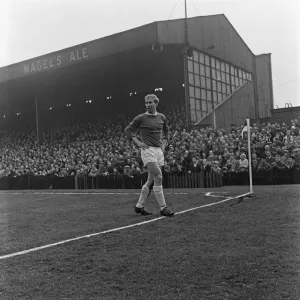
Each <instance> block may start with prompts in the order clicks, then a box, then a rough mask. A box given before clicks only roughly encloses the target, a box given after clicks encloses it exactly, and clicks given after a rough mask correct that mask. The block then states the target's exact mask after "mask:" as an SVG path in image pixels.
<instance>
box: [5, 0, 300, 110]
mask: <svg viewBox="0 0 300 300" xmlns="http://www.w3.org/2000/svg"><path fill="white" fill-rule="evenodd" d="M187 12H188V17H195V16H199V15H201V16H204V15H213V14H222V13H223V14H225V15H226V17H227V18H228V19H229V21H230V22H231V23H232V25H233V26H234V27H235V29H236V30H237V32H238V33H239V34H240V35H241V37H242V38H243V40H244V41H245V42H246V44H247V45H248V46H249V47H250V49H251V50H252V52H253V53H254V54H257V55H258V54H262V53H272V56H271V57H272V73H273V92H274V105H275V108H276V107H279V108H281V107H285V103H291V104H292V105H293V106H300V0H187ZM183 17H184V0H151V1H150V0H0V67H2V66H6V65H9V64H12V63H16V62H20V61H23V60H26V59H30V58H33V57H36V56H39V55H43V54H47V53H49V52H53V51H57V50H61V49H64V48H67V47H70V46H74V45H77V44H80V43H84V42H87V41H90V40H94V39H98V38H101V37H104V36H108V35H111V34H114V33H118V32H120V31H125V30H128V29H131V28H134V27H138V26H141V25H144V24H148V23H152V22H155V21H161V20H168V19H178V18H183Z"/></svg>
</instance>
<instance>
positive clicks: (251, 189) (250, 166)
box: [246, 119, 253, 194]
mask: <svg viewBox="0 0 300 300" xmlns="http://www.w3.org/2000/svg"><path fill="white" fill-rule="evenodd" d="M246 122H247V134H248V153H249V179H250V193H251V194H252V193H253V184H252V159H251V145H250V120H249V119H246Z"/></svg>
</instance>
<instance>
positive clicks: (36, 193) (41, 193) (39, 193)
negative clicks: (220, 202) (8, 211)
mask: <svg viewBox="0 0 300 300" xmlns="http://www.w3.org/2000/svg"><path fill="white" fill-rule="evenodd" d="M0 195H122V196H124V195H140V193H101V192H92V193H86V192H83V193H82V192H78V193H74V192H29V193H22V192H7V193H0ZM165 195H188V193H177V192H174V193H165Z"/></svg>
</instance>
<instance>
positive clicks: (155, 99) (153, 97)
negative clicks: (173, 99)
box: [145, 94, 159, 104]
mask: <svg viewBox="0 0 300 300" xmlns="http://www.w3.org/2000/svg"><path fill="white" fill-rule="evenodd" d="M150 100H152V101H154V103H156V104H158V103H159V99H158V98H157V96H156V95H155V94H149V95H147V96H146V97H145V101H150Z"/></svg>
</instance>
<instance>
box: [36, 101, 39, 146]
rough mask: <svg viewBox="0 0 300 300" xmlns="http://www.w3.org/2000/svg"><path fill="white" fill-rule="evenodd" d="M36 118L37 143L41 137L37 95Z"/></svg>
mask: <svg viewBox="0 0 300 300" xmlns="http://www.w3.org/2000/svg"><path fill="white" fill-rule="evenodd" d="M35 120H36V141H37V144H39V143H40V138H39V114H38V101H37V96H35Z"/></svg>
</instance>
